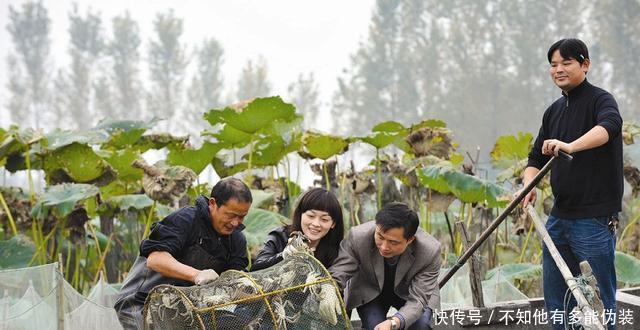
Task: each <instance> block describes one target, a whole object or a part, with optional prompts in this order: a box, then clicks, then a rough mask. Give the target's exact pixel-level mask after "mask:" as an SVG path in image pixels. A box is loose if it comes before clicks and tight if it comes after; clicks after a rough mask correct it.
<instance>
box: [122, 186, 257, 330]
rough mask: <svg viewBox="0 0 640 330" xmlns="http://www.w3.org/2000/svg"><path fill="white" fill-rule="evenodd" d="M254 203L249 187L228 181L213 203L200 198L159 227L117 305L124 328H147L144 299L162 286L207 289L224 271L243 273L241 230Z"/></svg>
mask: <svg viewBox="0 0 640 330" xmlns="http://www.w3.org/2000/svg"><path fill="white" fill-rule="evenodd" d="M251 202H252V197H251V191H250V190H249V188H248V187H247V186H246V185H245V184H244V183H243V182H242V181H240V180H238V179H234V178H228V179H224V180H221V181H220V182H218V183H217V184H216V185H215V186H214V187H213V189H212V190H211V198H206V197H204V196H200V197H198V198H197V200H196V203H195V206H191V207H186V208H183V209H180V210H178V211H176V212H173V213H172V214H170V215H168V216H167V217H166V218H164V219H163V220H162V221H160V222H157V223H154V224H153V227H152V229H151V233H150V234H149V238H147V239H145V240H144V241H142V243H141V244H140V256H138V258H137V259H136V261H135V263H134V265H133V267H132V268H131V271H130V272H129V275H128V276H127V278H126V280H125V281H124V284H123V287H122V291H121V293H120V296H119V299H118V301H117V302H116V304H115V309H116V312H117V313H118V318H119V319H120V323H121V324H122V326H123V327H124V328H125V329H141V328H142V325H143V320H142V308H143V306H144V302H145V299H146V298H147V295H148V293H149V291H150V290H151V289H153V288H154V287H155V286H157V285H160V284H170V285H177V286H190V285H193V284H194V283H195V284H196V285H203V284H206V283H209V282H211V281H213V280H215V279H216V278H217V277H218V274H219V273H221V272H224V271H225V270H229V269H237V270H241V269H244V268H245V267H246V266H247V264H248V259H247V253H246V251H247V250H246V245H247V241H246V239H245V237H244V235H243V234H242V232H241V231H242V229H244V225H243V224H242V222H243V220H244V217H245V216H246V215H247V213H248V211H249V207H250V206H251Z"/></svg>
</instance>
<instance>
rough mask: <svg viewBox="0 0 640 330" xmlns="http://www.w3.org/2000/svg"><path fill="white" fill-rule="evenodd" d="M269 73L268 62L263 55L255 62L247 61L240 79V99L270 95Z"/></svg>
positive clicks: (238, 96) (237, 94) (237, 92)
mask: <svg viewBox="0 0 640 330" xmlns="http://www.w3.org/2000/svg"><path fill="white" fill-rule="evenodd" d="M268 73H269V71H268V69H267V62H266V61H265V59H264V58H263V57H260V58H258V60H257V63H255V64H254V62H253V61H252V60H249V61H247V64H246V65H245V66H244V68H242V73H241V75H240V79H239V81H238V90H237V91H236V96H237V98H238V101H241V100H248V99H253V98H256V97H266V96H269V94H270V93H271V83H270V82H269V79H268Z"/></svg>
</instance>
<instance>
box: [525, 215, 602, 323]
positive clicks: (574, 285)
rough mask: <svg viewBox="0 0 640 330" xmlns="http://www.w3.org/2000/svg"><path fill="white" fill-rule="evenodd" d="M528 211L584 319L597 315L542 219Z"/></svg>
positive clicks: (592, 318) (597, 318)
mask: <svg viewBox="0 0 640 330" xmlns="http://www.w3.org/2000/svg"><path fill="white" fill-rule="evenodd" d="M526 210H527V213H528V214H529V217H531V220H532V221H533V223H534V225H535V227H536V231H537V232H538V235H540V237H542V241H543V242H544V244H545V245H546V246H547V249H548V250H549V253H550V254H551V257H552V258H553V260H554V261H555V262H556V265H557V266H558V269H559V270H560V273H561V274H562V277H564V280H565V281H566V282H567V286H568V287H569V290H571V293H572V294H573V296H574V297H575V298H576V301H577V302H578V308H579V309H580V311H581V312H582V314H583V317H585V316H587V315H596V314H595V311H594V309H593V308H592V307H591V305H590V304H589V301H588V300H587V298H586V297H585V296H584V294H583V292H582V291H581V290H580V287H579V286H578V282H576V280H575V279H574V277H573V274H572V273H571V270H569V267H568V266H567V264H566V263H565V262H564V260H563V259H562V256H561V255H560V252H559V251H558V249H557V248H556V246H555V244H553V241H552V240H551V236H549V233H548V232H547V230H546V229H545V226H544V223H543V222H542V220H540V217H539V216H538V213H537V212H536V210H535V209H534V208H533V206H531V205H528V206H527V208H526ZM565 312H567V311H565ZM599 316H601V315H599ZM590 319H591V320H594V319H596V320H599V319H600V318H599V317H591V318H590ZM564 321H565V322H567V320H564ZM583 326H584V328H585V329H602V330H604V326H602V324H600V322H594V323H592V324H583Z"/></svg>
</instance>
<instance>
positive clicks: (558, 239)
mask: <svg viewBox="0 0 640 330" xmlns="http://www.w3.org/2000/svg"><path fill="white" fill-rule="evenodd" d="M608 222H609V220H608V218H607V217H599V218H586V219H571V220H566V219H558V218H556V217H554V216H550V217H549V220H548V221H547V224H546V226H545V227H546V229H547V231H548V232H549V236H551V239H552V240H553V243H554V244H555V246H556V248H558V251H559V252H560V255H561V256H562V259H564V262H565V263H566V264H567V266H568V267H569V269H570V270H571V273H573V275H574V276H578V275H579V274H580V265H579V263H580V262H581V261H583V260H586V261H588V262H589V265H590V266H591V268H592V269H593V275H594V276H595V278H596V280H597V281H598V287H599V288H600V298H601V299H602V302H603V304H604V308H605V319H606V316H607V315H610V314H612V315H613V318H612V319H611V320H609V322H607V323H608V324H607V326H608V329H609V330H613V329H615V324H614V320H615V315H616V299H615V296H616V270H615V264H614V257H615V246H616V236H615V234H614V233H613V232H612V231H611V230H610V229H609V227H608V225H607V224H608ZM542 268H543V289H544V301H545V304H546V307H547V311H548V313H549V318H550V319H554V320H556V319H555V318H552V316H553V314H556V313H558V316H564V314H565V313H566V315H567V317H568V318H567V319H565V320H563V318H560V317H559V318H558V321H559V322H550V323H551V325H552V326H553V328H554V329H564V328H565V324H564V323H565V321H566V323H568V324H567V325H568V326H569V327H571V318H570V313H571V310H572V309H573V307H574V306H575V305H576V301H575V299H574V298H573V295H572V294H571V293H568V294H567V283H566V282H565V279H564V278H563V277H562V274H561V273H560V270H559V269H558V266H556V263H555V262H554V261H553V258H552V257H551V254H550V253H549V250H548V249H547V247H546V246H545V247H544V249H543V256H542ZM565 297H566V298H571V299H567V300H568V301H565ZM565 303H567V304H566V305H565ZM600 320H602V316H600Z"/></svg>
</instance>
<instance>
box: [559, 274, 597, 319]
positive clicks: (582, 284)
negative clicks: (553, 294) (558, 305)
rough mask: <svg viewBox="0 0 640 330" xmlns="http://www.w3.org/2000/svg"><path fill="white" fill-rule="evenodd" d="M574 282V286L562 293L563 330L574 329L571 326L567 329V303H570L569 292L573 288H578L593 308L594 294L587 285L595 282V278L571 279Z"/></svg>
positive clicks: (590, 276)
mask: <svg viewBox="0 0 640 330" xmlns="http://www.w3.org/2000/svg"><path fill="white" fill-rule="evenodd" d="M572 279H573V280H574V281H575V284H574V285H572V286H571V287H569V288H567V291H565V293H564V299H563V308H564V310H563V314H564V320H563V321H564V328H565V329H572V330H573V329H574V326H573V324H571V328H569V325H568V322H567V310H568V309H569V303H570V302H571V298H572V297H571V291H572V290H573V289H574V288H576V287H577V288H578V289H579V290H580V291H581V292H582V294H583V295H584V297H585V298H586V299H587V302H588V303H589V305H591V306H593V305H594V303H595V298H596V292H595V291H594V290H593V288H592V287H591V285H589V282H591V281H595V277H594V276H593V274H591V275H589V276H584V275H582V274H581V275H580V276H578V277H573V278H572Z"/></svg>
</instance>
